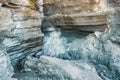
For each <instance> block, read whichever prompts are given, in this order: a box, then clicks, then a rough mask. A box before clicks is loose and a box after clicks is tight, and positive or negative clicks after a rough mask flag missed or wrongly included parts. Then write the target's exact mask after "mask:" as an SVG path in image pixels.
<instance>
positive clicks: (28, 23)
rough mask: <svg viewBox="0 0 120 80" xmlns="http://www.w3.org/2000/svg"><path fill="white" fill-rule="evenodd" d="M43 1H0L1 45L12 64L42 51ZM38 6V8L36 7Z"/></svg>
mask: <svg viewBox="0 0 120 80" xmlns="http://www.w3.org/2000/svg"><path fill="white" fill-rule="evenodd" d="M37 3H41V4H42V0H37V2H34V3H32V2H30V1H29V0H6V1H5V0H0V37H1V41H0V44H2V46H3V47H4V48H6V51H7V53H8V54H9V56H10V58H11V61H12V64H13V65H16V64H17V63H18V62H19V61H20V60H21V59H23V58H25V57H26V56H27V55H30V54H33V53H36V52H38V51H39V50H40V49H41V44H42V37H43V34H42V32H41V22H42V14H43V12H42V5H41V4H39V5H37ZM35 5H36V6H35Z"/></svg>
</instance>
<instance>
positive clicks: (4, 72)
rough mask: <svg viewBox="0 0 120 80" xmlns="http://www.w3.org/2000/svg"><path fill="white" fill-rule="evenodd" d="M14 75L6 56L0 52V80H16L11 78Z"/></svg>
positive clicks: (3, 52)
mask: <svg viewBox="0 0 120 80" xmlns="http://www.w3.org/2000/svg"><path fill="white" fill-rule="evenodd" d="M13 74H14V71H13V67H12V65H11V61H10V58H9V56H8V54H7V53H6V52H5V51H3V50H0V80H17V79H13V78H11V77H12V75H13Z"/></svg>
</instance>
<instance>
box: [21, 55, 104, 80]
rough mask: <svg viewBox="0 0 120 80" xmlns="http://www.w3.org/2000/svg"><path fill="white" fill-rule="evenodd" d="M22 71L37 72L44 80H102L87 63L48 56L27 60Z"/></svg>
mask: <svg viewBox="0 0 120 80" xmlns="http://www.w3.org/2000/svg"><path fill="white" fill-rule="evenodd" d="M24 69H25V70H26V71H31V70H32V71H38V72H39V73H38V74H39V75H41V74H44V76H46V78H44V80H56V79H57V80H91V79H92V80H102V79H101V78H100V77H99V76H98V75H97V72H96V70H95V68H94V66H92V65H91V64H88V63H87V62H82V61H78V62H77V61H76V62H74V61H73V62H72V61H69V60H63V59H59V58H55V57H48V56H41V57H40V59H37V58H33V57H29V58H27V60H26V61H25V67H24ZM47 75H48V77H47ZM44 76H43V77H44ZM49 76H51V77H49ZM27 77H29V76H27ZM23 79H24V78H23ZM38 79H41V80H42V77H39V76H38Z"/></svg>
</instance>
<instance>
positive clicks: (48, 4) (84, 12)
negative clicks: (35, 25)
mask: <svg viewBox="0 0 120 80" xmlns="http://www.w3.org/2000/svg"><path fill="white" fill-rule="evenodd" d="M106 3H107V2H106V0H104V1H102V0H79V1H78V0H74V1H72V0H63V1H61V0H55V1H53V0H44V15H45V16H46V17H45V21H44V22H43V26H45V27H47V26H49V24H48V23H51V24H52V26H60V27H62V28H64V29H70V27H73V28H74V27H77V28H78V29H80V30H85V31H96V30H97V31H104V30H105V28H106V23H107V22H106V19H107V12H106ZM47 24H48V25H47ZM46 25H47V26H46Z"/></svg>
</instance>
